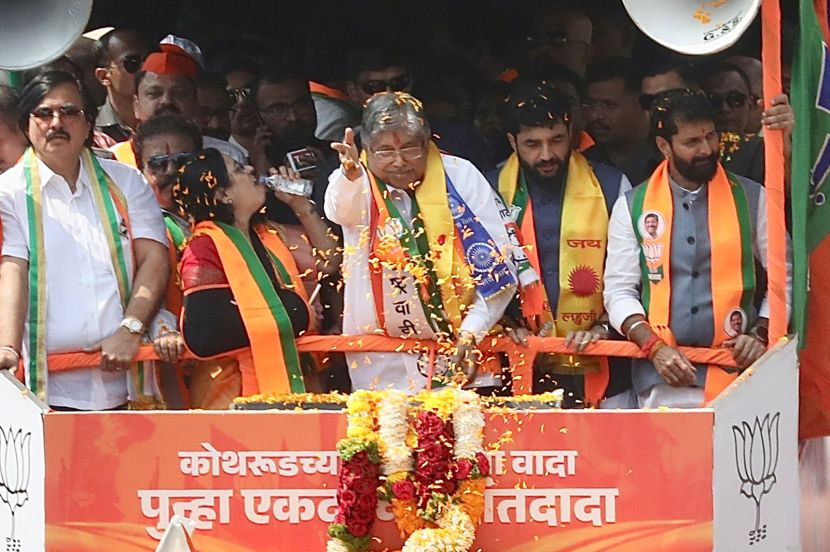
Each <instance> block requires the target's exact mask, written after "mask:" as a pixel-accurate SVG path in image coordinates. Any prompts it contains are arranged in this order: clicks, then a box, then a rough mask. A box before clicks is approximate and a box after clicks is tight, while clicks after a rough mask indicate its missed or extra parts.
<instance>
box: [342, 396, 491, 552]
mask: <svg viewBox="0 0 830 552" xmlns="http://www.w3.org/2000/svg"><path fill="white" fill-rule="evenodd" d="M413 403H414V404H415V405H417V406H415V407H413V406H411V405H412V404H413ZM346 413H347V422H348V425H347V430H346V438H345V439H342V440H341V441H340V442H339V443H338V451H339V452H340V456H341V460H342V464H341V472H340V486H339V489H338V495H337V498H338V514H337V516H336V518H335V521H334V523H333V524H332V525H331V526H330V528H329V534H330V535H331V537H332V540H330V541H329V542H328V543H327V548H326V550H327V552H362V551H364V550H366V549H367V548H368V545H369V533H370V531H371V527H372V523H373V522H374V514H375V508H376V501H377V499H378V498H380V499H381V500H386V501H388V502H390V503H391V504H392V512H393V514H394V516H395V521H396V523H397V526H398V529H399V530H400V532H401V536H402V537H404V538H407V537H408V538H407V540H406V542H405V544H404V547H403V550H402V552H433V551H442V552H467V551H468V550H470V548H471V547H472V545H473V541H474V540H475V527H476V525H477V524H478V523H479V522H480V520H481V517H482V514H483V512H484V489H485V487H486V481H487V479H486V478H487V476H488V475H489V473H490V464H489V461H488V459H487V457H486V456H485V454H484V447H483V438H484V415H483V413H482V407H481V401H480V399H479V397H478V395H476V394H475V393H474V392H472V391H462V390H460V389H458V388H457V387H446V388H444V389H441V390H439V391H435V392H426V391H425V392H422V393H419V394H418V395H416V396H415V397H407V396H406V395H405V394H404V393H402V392H399V391H386V392H382V393H379V392H368V391H358V392H356V393H355V394H353V395H352V396H350V397H349V400H348V402H347V412H346ZM379 483H380V486H378V484H379ZM370 490H371V491H373V492H374V491H376V493H377V494H376V495H375V496H374V501H372V500H370V499H369V497H368V496H367V493H369V491H370ZM370 516H371V518H370Z"/></svg>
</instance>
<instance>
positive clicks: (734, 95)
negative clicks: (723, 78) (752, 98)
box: [708, 90, 749, 109]
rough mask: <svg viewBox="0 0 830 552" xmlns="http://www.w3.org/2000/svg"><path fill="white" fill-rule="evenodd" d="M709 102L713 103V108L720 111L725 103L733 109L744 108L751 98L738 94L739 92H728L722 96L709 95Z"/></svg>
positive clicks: (741, 93)
mask: <svg viewBox="0 0 830 552" xmlns="http://www.w3.org/2000/svg"><path fill="white" fill-rule="evenodd" d="M708 96H709V101H710V102H711V103H712V107H714V108H715V109H720V108H721V107H722V106H723V104H724V102H725V103H726V105H728V106H729V107H730V108H732V109H738V108H739V107H743V106H745V105H746V101H747V100H748V99H749V96H747V95H746V94H744V93H743V92H738V91H737V90H733V91H732V92H727V93H726V94H725V95H723V96H721V95H720V94H708Z"/></svg>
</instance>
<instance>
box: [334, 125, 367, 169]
mask: <svg viewBox="0 0 830 552" xmlns="http://www.w3.org/2000/svg"><path fill="white" fill-rule="evenodd" d="M331 149H333V150H334V151H336V152H337V155H338V156H339V157H340V166H341V168H342V170H343V174H344V175H345V176H346V178H348V179H349V180H357V179H358V178H360V174H361V169H360V153H359V152H358V151H357V146H356V145H355V143H354V131H353V130H352V129H351V128H347V129H346V132H345V133H343V141H342V142H333V143H332V144H331Z"/></svg>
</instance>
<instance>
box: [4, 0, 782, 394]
mask: <svg viewBox="0 0 830 552" xmlns="http://www.w3.org/2000/svg"><path fill="white" fill-rule="evenodd" d="M600 29H601V30H602V32H601V33H600V32H597V33H596V34H594V31H595V30H597V31H598V30H600ZM527 33H528V36H527V39H526V41H524V42H523V43H522V46H521V48H520V50H519V52H518V53H517V54H516V55H515V56H513V57H512V58H511V60H512V61H514V62H515V63H513V64H507V63H505V59H506V58H500V57H499V56H498V55H497V52H494V51H493V50H492V48H491V47H488V46H487V45H486V44H485V45H482V44H477V45H476V47H475V48H471V49H469V50H465V49H464V48H462V47H460V46H458V45H457V44H455V43H454V42H453V41H452V40H451V39H449V38H447V39H446V40H445V41H443V42H442V41H440V40H438V39H435V44H434V47H435V48H439V47H440V48H441V49H442V50H443V51H445V52H452V53H453V55H454V56H455V57H456V58H457V59H461V60H465V61H466V62H467V70H468V71H473V72H475V73H476V79H477V82H479V83H484V84H483V85H482V86H477V87H476V88H475V90H471V89H470V88H469V87H464V86H463V85H461V84H459V83H460V79H454V78H452V77H453V75H452V74H449V73H448V74H445V75H443V78H434V79H432V78H431V79H427V80H425V81H420V82H419V81H418V80H416V72H417V71H416V68H415V66H414V65H413V63H412V60H411V59H410V58H409V57H408V56H406V55H402V54H401V53H400V52H399V51H398V50H397V49H396V48H393V47H391V46H389V45H384V44H374V45H371V46H367V45H366V44H364V43H356V45H355V46H354V47H353V48H351V49H350V51H349V52H348V64H347V67H345V68H344V70H343V75H344V76H345V80H331V81H327V82H326V81H323V80H322V79H316V80H315V79H313V78H310V77H309V76H308V75H306V74H304V72H303V71H302V70H299V69H298V68H297V65H296V64H292V63H289V62H286V60H284V59H279V60H269V59H261V56H257V55H254V54H250V53H247V54H246V53H245V52H230V53H227V55H213V56H211V57H210V58H209V59H208V58H207V57H206V56H204V55H203V54H202V51H201V49H200V48H199V46H198V45H197V44H196V43H194V42H193V41H191V40H187V39H185V38H182V37H178V36H173V35H169V36H167V37H165V38H164V39H162V40H161V41H160V42H159V43H156V42H154V41H153V40H151V39H150V38H149V37H148V36H147V35H145V34H144V33H142V32H139V31H136V30H132V29H121V28H117V29H112V30H109V31H108V32H106V33H104V34H103V35H101V36H99V37H97V38H96V39H95V40H94V41H93V40H90V39H84V40H86V41H87V43H85V44H86V46H87V48H88V50H89V55H88V56H86V58H84V59H86V60H87V62H88V63H81V62H80V61H79V59H77V58H73V57H72V56H71V55H64V56H62V57H61V58H59V59H57V60H54V61H52V62H50V63H49V64H47V65H45V66H43V67H40V68H38V69H37V70H32V71H29V72H27V74H26V75H25V77H24V78H25V84H24V86H23V87H22V89H21V90H16V89H14V88H11V87H0V172H2V175H0V217H2V261H1V262H0V368H5V369H9V370H12V371H15V372H16V373H17V375H18V376H19V377H21V378H22V379H25V381H26V382H27V384H28V386H29V388H30V389H31V390H32V391H33V392H35V393H36V394H38V395H39V396H40V397H42V398H43V399H44V400H45V401H46V402H47V404H48V405H49V406H50V407H52V408H53V409H56V410H107V409H124V408H127V407H128V405H130V406H133V407H167V408H227V407H228V405H229V403H230V402H231V401H232V399H233V398H234V397H237V396H239V395H253V394H257V393H268V394H273V395H279V394H283V393H301V392H306V391H308V392H322V391H330V390H341V391H347V392H348V391H349V390H352V389H366V388H379V389H382V388H388V387H394V388H398V389H401V390H404V391H407V392H417V391H419V390H421V389H423V388H424V387H425V386H426V385H427V384H429V383H434V384H435V385H440V384H441V383H442V382H446V381H448V380H455V381H459V382H461V383H463V384H464V385H466V386H469V387H472V388H475V389H477V390H478V391H479V392H481V393H501V392H504V390H505V389H506V387H507V386H508V384H509V380H510V377H511V370H510V369H511V367H510V366H509V365H508V362H507V361H506V358H505V357H502V356H499V355H497V354H489V355H483V354H482V353H481V352H480V351H478V350H477V345H479V344H481V343H482V342H483V341H484V340H485V339H488V338H489V336H507V337H509V338H511V339H512V340H513V341H514V342H515V343H516V344H517V346H518V347H523V346H526V345H527V337H528V336H530V335H536V336H558V337H562V338H565V343H566V345H567V346H568V347H569V348H570V350H571V353H570V354H539V355H538V356H536V357H535V361H534V366H533V374H534V382H533V389H534V392H541V391H545V390H551V389H557V388H561V389H564V390H565V406H566V407H572V408H580V407H585V406H591V407H602V408H637V407H654V406H660V405H665V406H676V407H697V406H700V405H701V404H704V403H705V401H708V400H710V399H711V398H713V397H714V396H715V395H717V393H718V392H719V391H721V390H722V389H724V388H725V387H726V386H727V385H728V384H729V383H730V382H731V381H732V379H734V378H735V377H736V376H737V373H738V372H739V371H740V370H741V369H743V368H746V367H747V366H749V365H750V364H752V363H753V362H754V361H755V360H757V359H758V358H759V357H760V356H761V355H762V354H763V352H764V351H765V350H766V346H767V335H766V331H767V326H768V317H769V309H768V306H767V302H766V299H765V293H766V285H765V268H766V260H767V259H766V251H767V247H766V237H767V235H766V203H765V199H764V188H763V181H764V158H763V133H764V132H765V131H770V130H772V131H780V130H783V132H784V133H785V138H786V139H785V143H787V142H788V138H789V136H788V135H789V133H791V131H792V128H793V125H794V116H793V112H792V109H791V108H790V106H789V104H788V99H787V96H786V95H781V96H778V97H775V98H762V97H761V84H760V83H761V69H760V67H761V66H760V62H759V61H758V60H757V59H755V58H751V57H747V56H736V55H727V56H719V57H717V58H714V59H703V60H702V61H696V62H694V63H692V62H690V61H689V60H688V59H685V58H680V57H675V56H671V55H662V56H654V57H652V58H649V59H643V58H637V57H633V56H632V41H633V38H632V37H633V34H632V31H631V30H630V29H629V28H628V27H627V26H626V25H625V24H624V23H623V24H619V22H618V25H616V26H615V22H613V21H609V20H608V19H603V18H597V17H595V18H593V20H592V18H591V17H589V16H588V15H587V14H586V13H584V12H583V11H581V10H580V9H579V8H576V7H573V6H565V5H562V4H553V5H552V6H551V7H550V8H548V9H545V10H542V11H541V12H540V13H538V14H537V17H535V18H534V19H533V20H532V22H531V24H530V25H529V27H528V30H527ZM341 333H342V334H347V335H384V336H390V337H398V338H413V339H419V340H424V341H435V342H437V343H439V344H440V345H441V347H440V348H439V350H438V353H437V354H430V353H429V352H411V351H410V352H408V351H389V352H364V351H351V352H348V353H346V354H345V355H342V354H339V353H331V354H309V353H302V352H299V351H298V349H297V344H296V338H297V337H299V336H302V335H313V334H335V335H336V334H341ZM600 339H603V340H604V339H617V340H626V339H627V340H629V341H632V342H634V343H635V344H637V346H639V347H640V349H641V350H642V352H643V354H644V358H642V359H634V360H632V359H628V358H610V359H605V358H602V357H597V356H588V355H581V354H580V353H581V352H582V351H584V349H585V348H586V347H589V346H590V345H591V344H592V343H593V342H595V341H597V340H600ZM143 343H145V344H152V345H153V347H154V348H155V351H156V353H157V356H158V360H154V361H142V362H135V358H136V355H137V353H138V351H139V348H140V346H141V345H142V344H143ZM680 345H686V346H699V347H725V348H728V349H730V350H731V351H732V354H733V357H734V360H735V363H736V364H737V365H738V367H739V368H738V369H728V368H722V367H718V366H705V365H700V364H693V363H691V362H690V361H689V360H688V359H687V358H686V357H685V356H684V355H683V353H682V352H681V351H680V350H679V349H678V346H680ZM94 350H100V353H101V362H100V365H97V366H90V367H88V368H81V369H74V370H61V371H57V370H53V371H50V370H49V363H48V355H50V354H55V353H63V352H79V351H94Z"/></svg>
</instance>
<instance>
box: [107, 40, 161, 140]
mask: <svg viewBox="0 0 830 552" xmlns="http://www.w3.org/2000/svg"><path fill="white" fill-rule="evenodd" d="M154 49H155V46H154V45H153V43H152V42H151V41H150V39H148V38H147V37H146V36H144V35H143V34H142V33H140V32H138V31H132V30H128V29H114V30H112V31H110V32H108V33H107V34H105V35H103V36H102V37H101V38H100V39H98V41H97V42H96V43H95V46H94V48H93V51H94V52H95V57H96V63H97V69H95V77H96V78H97V79H98V81H99V82H100V83H101V85H102V86H103V87H104V88H105V89H106V91H107V99H106V101H105V102H104V105H103V106H101V109H100V111H99V112H98V117H97V119H96V120H95V128H97V129H98V130H100V131H101V132H103V133H104V134H106V135H107V136H109V137H110V138H112V139H113V140H115V141H116V142H123V141H125V140H128V139H129V138H130V136H132V134H133V129H135V128H136V125H137V121H136V118H135V114H134V113H133V96H135V75H136V73H137V72H138V71H139V69H141V64H142V63H144V58H146V57H147V54H149V53H150V52H151V51H153V50H154Z"/></svg>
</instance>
